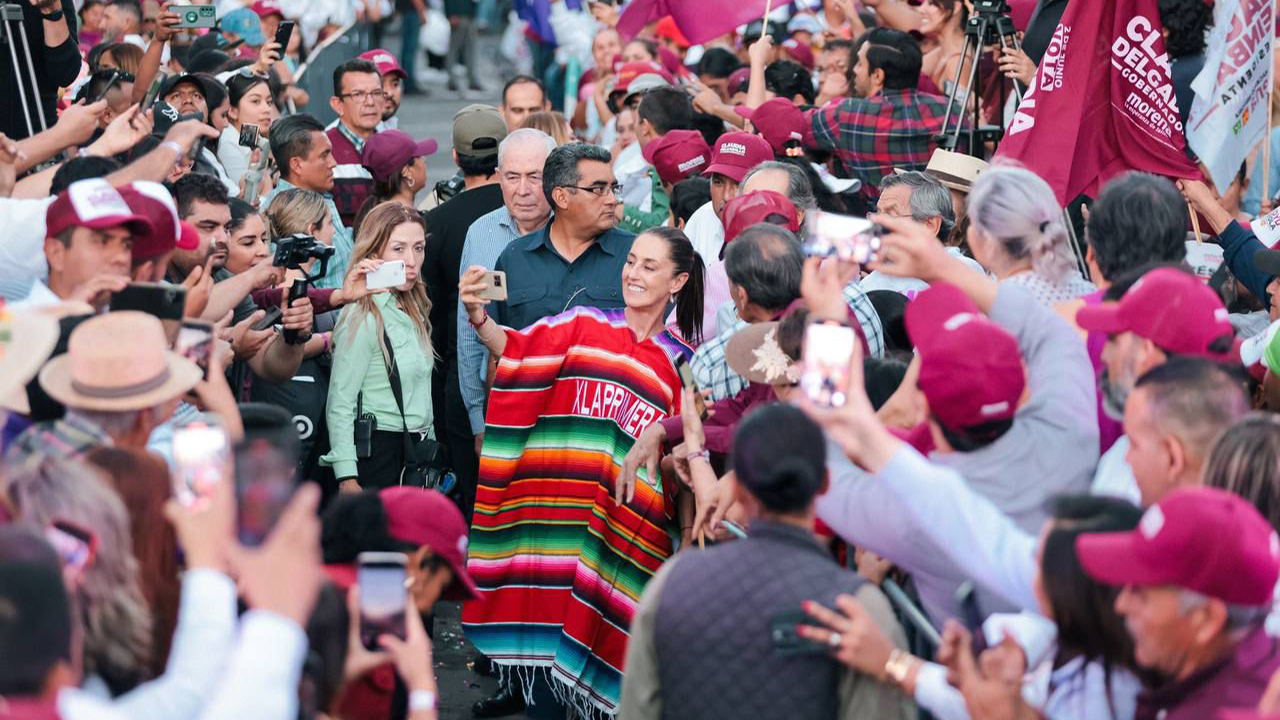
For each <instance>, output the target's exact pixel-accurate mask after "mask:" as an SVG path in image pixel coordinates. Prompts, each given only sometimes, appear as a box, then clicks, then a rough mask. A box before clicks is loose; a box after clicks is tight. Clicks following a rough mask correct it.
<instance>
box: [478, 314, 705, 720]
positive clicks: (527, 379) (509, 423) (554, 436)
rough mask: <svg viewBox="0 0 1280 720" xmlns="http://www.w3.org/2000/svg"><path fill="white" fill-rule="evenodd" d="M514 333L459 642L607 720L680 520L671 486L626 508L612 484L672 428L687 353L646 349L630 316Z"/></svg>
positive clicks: (559, 321) (679, 347)
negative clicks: (662, 427) (645, 445)
mask: <svg viewBox="0 0 1280 720" xmlns="http://www.w3.org/2000/svg"><path fill="white" fill-rule="evenodd" d="M506 332H507V347H506V351H505V352H504V354H503V357H502V359H501V361H500V362H499V363H498V370H497V375H496V378H495V380H494V386H493V392H492V393H491V395H490V398H489V411H488V416H487V418H486V426H485V436H484V449H483V452H482V454H481V458H480V481H479V487H478V489H477V492H476V508H475V517H474V520H473V522H472V527H471V540H470V552H469V555H468V560H467V572H468V573H470V575H471V577H472V578H473V579H474V580H475V581H476V584H477V585H478V586H479V588H480V594H481V598H480V599H479V600H476V601H472V602H470V603H468V604H467V605H466V607H465V608H464V609H463V615H462V621H463V623H462V624H463V628H464V630H465V631H466V634H467V637H468V639H470V640H471V642H472V643H473V644H474V645H475V646H476V648H477V649H478V650H480V652H482V653H484V654H485V655H487V656H488V657H489V658H490V659H491V660H493V662H494V663H496V664H497V665H499V666H500V667H504V668H505V669H506V671H509V672H513V673H515V674H517V675H520V676H521V677H524V678H526V679H531V678H533V677H535V676H538V677H545V678H546V679H547V680H549V681H550V684H551V688H552V690H553V691H554V692H555V693H556V695H557V697H559V698H561V699H562V700H563V701H564V702H565V703H566V704H567V705H570V706H573V707H575V708H577V709H578V710H579V711H580V712H582V713H583V714H588V715H590V714H598V713H605V714H612V713H613V712H614V711H615V709H616V707H617V703H618V697H619V693H620V691H621V687H622V661H623V657H624V656H625V654H626V645H627V631H628V628H629V627H630V625H631V618H632V615H633V614H634V612H635V607H636V604H637V602H638V601H639V598H640V593H641V592H643V590H644V586H645V584H646V583H647V582H648V580H649V578H651V577H653V575H654V573H655V572H657V570H658V568H659V566H661V565H662V563H663V561H664V560H666V559H667V558H668V557H670V555H671V552H672V546H671V539H670V536H668V534H667V530H666V528H667V525H668V524H669V522H670V521H671V520H672V518H673V516H674V513H673V502H672V497H673V495H674V488H673V487H664V485H663V483H662V482H661V481H660V480H653V481H646V482H638V483H637V487H636V492H635V498H634V500H632V501H631V502H629V503H626V504H624V505H621V506H619V505H618V504H617V503H615V502H614V499H613V489H614V482H615V480H616V478H617V477H618V474H619V471H620V469H621V466H622V459H623V456H625V455H626V453H627V451H628V450H629V449H630V448H631V445H632V444H633V443H634V442H635V438H636V437H637V436H639V434H640V432H641V431H643V430H644V429H645V428H646V427H648V426H649V425H651V424H653V423H655V422H657V421H658V420H661V419H662V418H664V417H667V416H669V415H678V414H679V412H680V387H681V386H680V378H679V376H678V375H677V373H676V370H675V366H674V364H673V359H674V356H676V355H682V356H684V357H685V358H686V359H687V358H688V357H689V356H690V355H691V354H692V350H691V349H690V348H689V347H688V346H687V345H685V344H684V343H682V342H680V341H679V340H678V339H676V338H675V336H673V335H672V334H671V333H670V332H666V331H664V332H663V333H661V334H660V335H658V336H657V337H654V338H652V339H649V340H645V341H643V342H637V341H636V338H635V334H634V333H633V332H632V331H631V329H630V328H628V327H627V325H626V323H625V321H624V320H623V311H622V310H599V309H596V308H589V307H578V308H573V309H572V310H569V311H567V312H565V313H563V314H561V315H557V316H555V317H550V318H545V319H543V320H541V321H539V322H537V323H535V324H533V325H531V326H529V327H528V328H526V329H525V330H522V331H519V332H517V331H514V330H510V329H507V330H506ZM641 477H642V478H643V477H644V475H643V474H642V476H641ZM651 483H652V484H651Z"/></svg>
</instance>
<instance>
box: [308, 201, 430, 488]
mask: <svg viewBox="0 0 1280 720" xmlns="http://www.w3.org/2000/svg"><path fill="white" fill-rule="evenodd" d="M426 243H427V226H426V222H425V221H423V219H422V216H421V215H420V214H418V212H417V211H416V210H414V209H413V208H409V207H405V206H404V205H401V204H400V203H397V202H386V203H383V204H381V205H379V206H377V207H375V208H374V209H372V210H370V211H369V214H368V215H367V216H365V218H364V222H363V223H362V224H361V226H360V233H359V234H358V235H357V236H356V245H355V249H354V250H353V251H352V257H351V262H352V264H353V265H359V264H362V263H364V262H365V261H366V260H369V261H374V262H377V263H378V265H381V264H382V263H385V262H396V261H402V262H403V263H404V278H405V281H404V282H403V283H402V284H400V285H397V286H395V287H393V288H391V289H390V292H387V293H381V294H376V295H371V296H367V297H364V298H362V299H360V300H358V301H357V302H354V303H352V304H350V305H347V306H346V307H344V308H343V310H342V315H341V317H340V318H339V319H338V325H337V327H336V328H335V330H334V339H333V369H332V371H331V375H330V380H329V400H328V406H327V411H326V413H327V415H326V417H327V420H328V425H329V446H330V451H329V453H328V454H327V455H325V456H324V457H323V458H321V459H320V462H321V464H323V465H327V466H331V467H332V468H333V472H334V476H335V477H337V478H338V482H339V487H340V488H341V489H342V490H343V491H344V492H359V491H360V490H362V489H364V488H369V487H374V488H384V487H389V486H392V485H398V484H401V482H402V481H403V480H404V479H405V478H406V476H405V475H404V470H405V466H406V464H407V461H408V460H411V458H409V457H408V454H409V452H410V451H411V450H414V449H415V448H416V447H417V444H419V443H422V442H423V441H424V440H426V439H428V436H431V435H433V434H434V432H433V430H432V417H433V412H432V406H431V372H432V370H433V369H434V365H435V353H434V351H433V350H432V347H431V323H430V320H429V317H430V312H431V301H430V300H429V299H428V298H427V286H426V283H424V282H423V280H422V261H423V258H424V256H425V251H426ZM366 415H371V416H372V419H373V422H372V423H369V422H367V420H366V417H365V416H366ZM415 438H416V440H415Z"/></svg>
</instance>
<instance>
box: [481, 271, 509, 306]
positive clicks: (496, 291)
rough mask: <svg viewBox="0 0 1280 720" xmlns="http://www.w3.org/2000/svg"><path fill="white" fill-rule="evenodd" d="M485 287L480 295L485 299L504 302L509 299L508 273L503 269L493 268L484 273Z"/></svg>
mask: <svg viewBox="0 0 1280 720" xmlns="http://www.w3.org/2000/svg"><path fill="white" fill-rule="evenodd" d="M484 286H485V287H484V289H483V290H481V291H480V297H482V298H484V299H485V300H494V301H497V302H503V301H505V300H506V299H507V274H506V273H505V272H503V271H501V270H493V271H490V272H487V273H485V274H484Z"/></svg>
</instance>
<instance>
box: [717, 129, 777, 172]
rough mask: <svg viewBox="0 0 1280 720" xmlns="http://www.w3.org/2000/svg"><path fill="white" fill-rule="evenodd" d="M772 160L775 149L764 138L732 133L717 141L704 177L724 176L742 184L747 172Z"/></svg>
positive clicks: (749, 134)
mask: <svg viewBox="0 0 1280 720" xmlns="http://www.w3.org/2000/svg"><path fill="white" fill-rule="evenodd" d="M772 159H773V149H772V148H770V147H769V143H767V142H765V139H764V138H762V137H760V136H759V135H752V134H751V133H749V132H742V131H737V132H730V133H725V134H723V135H721V136H720V139H719V140H717V141H716V147H715V149H714V150H713V151H712V152H711V164H710V165H709V166H707V169H706V170H703V171H702V172H703V174H704V175H712V174H716V175H724V176H725V177H728V178H731V179H732V180H733V181H734V182H739V183H740V182H742V178H744V177H746V175H747V171H749V170H750V169H751V168H753V167H755V166H757V165H759V164H760V163H762V162H765V161H768V160H772Z"/></svg>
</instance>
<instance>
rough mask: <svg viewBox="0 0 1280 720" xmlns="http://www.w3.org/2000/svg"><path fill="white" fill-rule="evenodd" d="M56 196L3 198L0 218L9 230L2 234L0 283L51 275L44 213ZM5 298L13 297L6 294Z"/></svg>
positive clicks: (25, 283) (18, 281) (0, 243)
mask: <svg viewBox="0 0 1280 720" xmlns="http://www.w3.org/2000/svg"><path fill="white" fill-rule="evenodd" d="M52 204H53V198H52V197H47V198H39V199H34V200H32V199H22V198H0V218H4V227H5V232H4V233H3V235H0V285H8V284H13V283H19V284H22V285H23V286H24V287H25V286H26V285H28V284H29V283H30V282H31V280H32V279H36V278H39V279H44V278H45V277H48V275H49V264H48V263H47V262H46V261H45V259H44V237H45V224H44V216H45V212H46V211H48V209H49V206H50V205H52ZM5 297H11V296H10V295H9V294H7V293H5Z"/></svg>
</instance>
